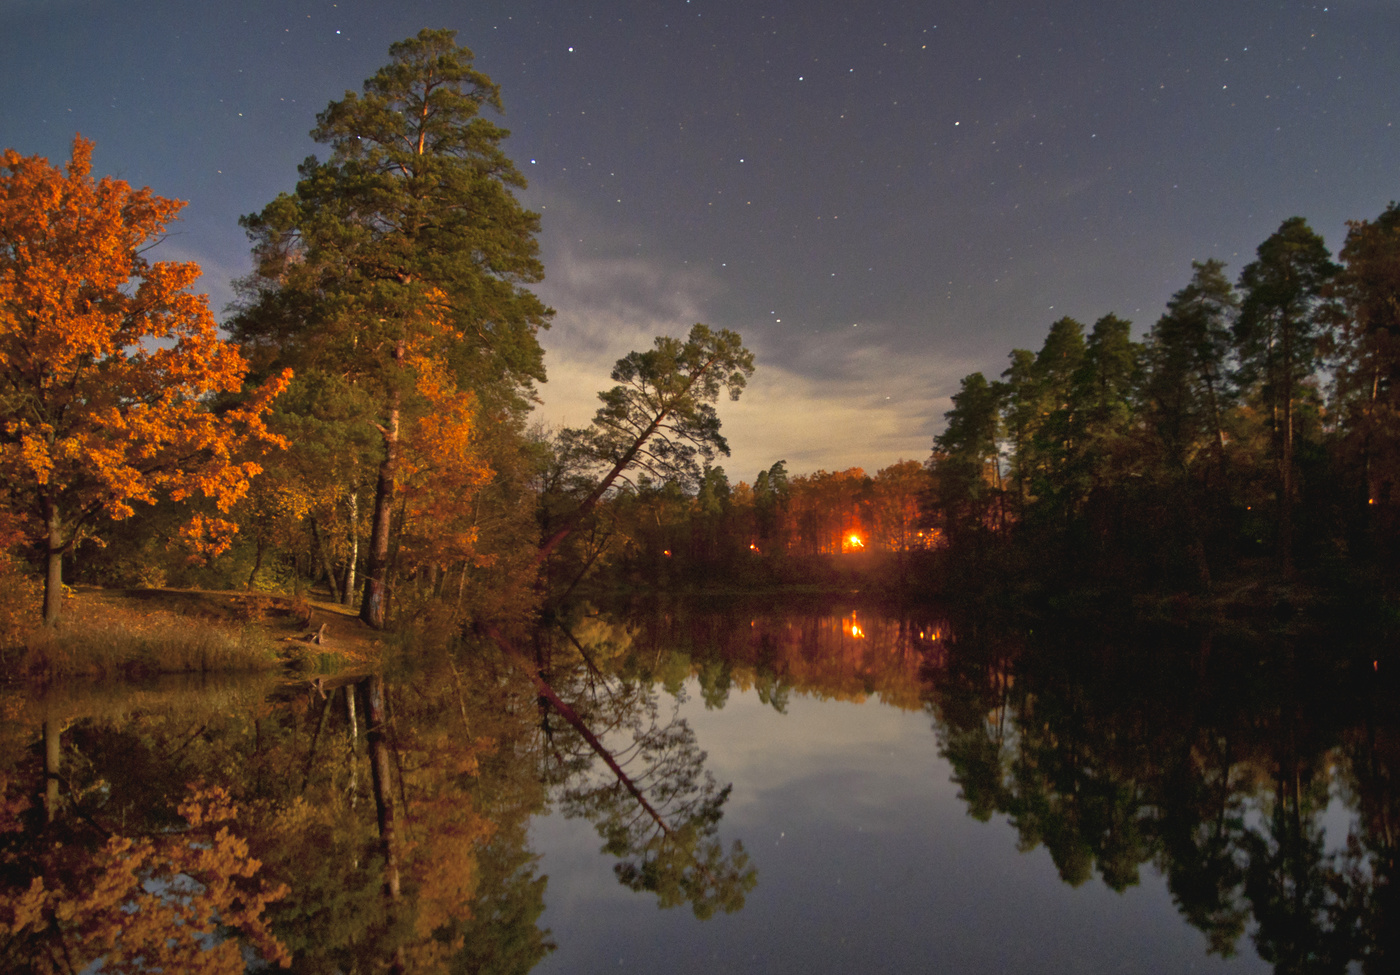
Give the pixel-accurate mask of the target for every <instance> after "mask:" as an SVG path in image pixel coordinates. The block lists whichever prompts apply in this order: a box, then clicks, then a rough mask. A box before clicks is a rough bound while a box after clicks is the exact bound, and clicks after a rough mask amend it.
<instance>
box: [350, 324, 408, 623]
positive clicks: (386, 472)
mask: <svg viewBox="0 0 1400 975" xmlns="http://www.w3.org/2000/svg"><path fill="white" fill-rule="evenodd" d="M403 356H404V347H403V343H402V342H400V343H399V345H398V347H397V348H396V349H395V350H394V359H395V361H397V362H398V363H399V364H402V363H403ZM388 420H389V422H388V424H387V425H386V426H385V427H383V434H384V460H383V461H382V462H381V463H380V465H379V479H378V481H377V482H376V483H375V487H374V519H373V521H371V522H370V532H369V556H368V559H367V561H366V564H365V598H364V600H363V601H362V602H361V603H360V619H362V620H364V621H365V622H366V623H368V624H369V625H370V626H372V627H374V628H375V629H376V630H382V629H384V621H385V612H386V609H387V607H386V606H385V605H384V603H385V590H386V589H387V588H388V581H389V579H388V576H389V539H390V536H391V535H392V534H393V533H392V531H391V530H390V529H391V526H392V521H393V515H394V478H395V476H396V475H397V474H398V466H399V393H398V390H395V391H394V392H393V394H392V395H391V397H390V406H389V417H388Z"/></svg>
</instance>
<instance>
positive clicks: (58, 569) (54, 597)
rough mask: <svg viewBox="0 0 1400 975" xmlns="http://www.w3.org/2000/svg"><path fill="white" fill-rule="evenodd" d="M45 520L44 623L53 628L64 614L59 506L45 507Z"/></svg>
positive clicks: (62, 548) (62, 547)
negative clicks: (46, 547) (46, 541)
mask: <svg viewBox="0 0 1400 975" xmlns="http://www.w3.org/2000/svg"><path fill="white" fill-rule="evenodd" d="M44 508H45V511H46V518H45V520H46V521H47V522H48V524H47V526H46V527H47V528H48V534H49V539H48V553H47V556H48V561H47V565H46V566H45V568H46V570H47V571H46V572H45V573H44V623H45V624H47V625H49V626H52V625H53V624H55V623H57V622H58V617H59V615H60V614H61V613H62V612H63V550H64V548H66V546H65V545H64V544H63V523H62V521H61V520H60V518H59V515H58V506H57V505H55V504H53V503H52V502H48V503H46V504H45V505H44Z"/></svg>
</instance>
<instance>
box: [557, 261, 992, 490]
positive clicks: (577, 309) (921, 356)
mask: <svg viewBox="0 0 1400 975" xmlns="http://www.w3.org/2000/svg"><path fill="white" fill-rule="evenodd" d="M547 285H548V286H547V287H542V288H541V289H540V295H541V297H542V298H544V299H545V300H546V301H548V302H549V303H550V304H551V305H553V306H554V307H555V308H556V309H557V310H558V314H557V315H556V318H555V324H554V326H553V327H552V328H551V329H550V330H549V332H547V333H545V335H544V336H543V338H542V341H543V344H544V346H545V349H546V353H547V359H546V366H547V368H548V371H549V382H548V383H547V384H546V385H545V386H544V387H543V388H542V389H541V390H540V393H541V398H542V400H543V405H542V406H541V407H540V409H539V410H537V413H536V415H537V416H538V418H539V419H541V420H542V421H543V422H544V423H546V424H547V425H549V426H552V427H560V426H583V425H585V424H587V423H588V422H589V421H590V420H591V419H592V418H593V414H594V412H595V411H596V410H597V408H598V400H597V394H598V392H599V391H601V390H603V389H605V388H607V387H608V386H609V385H610V380H609V378H608V375H609V373H610V372H611V370H612V366H613V364H614V363H615V362H616V361H617V359H619V358H621V357H622V356H624V355H626V354H627V353H628V352H630V351H632V350H634V349H642V348H647V347H649V346H650V345H651V344H652V340H653V339H654V338H655V337H656V336H657V335H663V334H664V335H675V336H683V335H685V334H686V332H687V331H689V329H690V326H691V325H693V324H694V323H695V322H697V321H703V322H708V323H711V324H715V323H714V322H713V321H712V320H711V317H710V316H708V315H707V314H706V311H707V308H706V305H707V302H709V301H710V300H712V299H713V298H714V297H716V296H717V295H719V294H721V293H722V288H721V287H720V286H719V284H718V283H717V282H716V281H715V280H713V279H712V278H709V277H707V276H706V275H705V274H703V273H699V272H693V271H688V270H682V271H674V270H667V269H665V268H663V267H661V266H660V264H659V263H658V262H655V261H651V260H648V259H646V258H587V257H583V256H581V255H579V254H578V253H577V252H575V251H570V250H567V249H565V250H563V251H562V252H559V253H556V254H554V255H553V256H552V257H551V261H550V273H549V278H548V282H547ZM900 338H903V339H904V340H905V341H907V336H903V335H901V333H900V331H899V330H898V329H894V328H889V327H885V326H883V325H882V324H880V323H876V322H872V323H860V324H858V325H854V326H850V325H848V326H845V327H843V328H841V329H828V330H825V331H821V332H816V331H812V332H807V333H788V334H784V333H781V332H778V331H774V330H769V331H765V332H763V333H758V334H755V335H753V336H746V343H747V344H748V345H749V348H751V349H753V350H754V352H755V358H756V361H757V370H756V372H755V374H754V377H753V379H752V380H751V381H750V383H749V386H748V388H747V389H746V390H745V391H744V393H743V396H742V397H741V398H740V400H739V401H738V402H730V401H728V400H723V401H721V402H720V404H719V407H718V408H719V412H720V417H721V419H722V421H723V423H724V434H725V436H726V438H727V439H728V440H729V445H730V449H731V456H730V457H727V458H721V459H720V460H719V463H720V465H721V466H723V467H724V469H725V471H726V472H727V473H728V474H729V477H730V480H731V481H735V482H737V481H740V480H746V481H752V480H753V478H754V476H755V475H756V474H757V472H758V471H760V470H764V469H766V468H768V467H770V466H771V465H772V464H773V463H774V462H775V461H778V460H786V461H787V462H788V470H789V471H791V472H792V473H794V474H799V473H807V472H810V471H814V470H818V469H825V470H840V469H845V468H847V467H857V466H859V467H865V468H866V469H867V470H868V471H869V472H870V473H874V472H875V471H876V470H878V469H880V468H881V467H885V466H888V465H889V464H891V463H893V462H894V461H896V460H899V459H915V460H922V459H923V458H924V457H926V456H927V455H928V452H929V444H930V441H931V438H932V435H933V432H934V431H935V430H936V429H938V428H941V426H942V417H943V414H944V413H945V412H946V411H947V410H948V397H949V396H950V395H951V393H952V392H954V391H956V389H957V383H958V380H959V379H960V378H961V377H962V376H963V375H965V374H966V373H967V372H969V371H971V370H972V369H973V368H976V367H975V366H972V365H970V364H969V363H968V362H967V361H963V360H950V359H946V358H943V357H941V356H939V355H937V354H935V353H932V352H923V351H914V352H910V351H909V350H907V349H903V348H899V347H898V346H897V345H896V344H895V343H896V341H897V340H898V339H900Z"/></svg>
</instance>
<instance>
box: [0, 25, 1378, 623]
mask: <svg viewBox="0 0 1400 975" xmlns="http://www.w3.org/2000/svg"><path fill="white" fill-rule="evenodd" d="M391 58H392V60H391V63H390V64H389V65H387V66H385V67H384V68H383V69H381V70H380V71H379V73H377V74H376V75H375V76H374V77H373V78H371V79H369V80H368V81H367V82H366V83H365V86H364V90H363V94H356V93H354V92H348V93H347V94H346V97H345V98H344V99H342V100H339V101H335V102H332V103H331V104H330V105H329V106H328V107H327V108H326V109H325V110H324V111H323V112H322V113H320V115H318V116H317V126H316V128H315V129H314V130H313V132H312V135H313V136H314V138H315V139H316V140H317V141H318V142H320V143H321V144H323V145H325V146H326V147H327V149H328V157H327V158H326V159H325V160H324V161H322V160H320V159H319V158H317V157H314V156H313V157H311V158H309V159H307V160H306V161H305V162H304V163H303V164H302V165H301V167H300V168H299V172H298V177H299V178H298V180H297V182H296V184H295V187H294V189H292V190H289V191H288V192H285V193H283V194H281V195H279V196H278V197H277V198H276V199H275V200H273V201H271V202H270V203H268V204H267V206H266V207H265V208H264V209H263V210H261V211H260V212H258V213H253V214H249V215H248V216H246V217H245V218H244V219H243V225H244V228H245V230H246V232H247V234H248V237H249V239H250V241H251V245H252V256H253V267H254V269H253V272H252V273H251V274H250V275H248V276H247V277H245V278H243V279H241V280H240V281H238V282H237V283H236V291H237V295H238V297H237V300H236V302H235V305H234V306H233V307H232V308H231V309H230V310H229V314H228V315H227V317H226V318H225V320H224V321H223V322H222V324H216V323H215V321H214V319H213V317H212V313H211V312H210V310H209V309H208V308H207V306H206V305H205V304H204V302H203V301H202V299H200V298H199V297H198V296H195V295H191V294H190V293H189V291H188V285H189V284H190V282H191V281H193V279H194V278H195V277H196V276H197V274H198V268H196V267H194V266H193V265H189V264H178V263H170V262H160V261H154V262H153V261H151V260H150V259H149V258H148V257H147V254H148V252H149V249H150V247H151V245H152V244H153V243H155V242H156V241H158V240H159V239H160V238H161V236H162V235H163V234H164V233H165V232H166V231H167V228H168V226H169V224H170V222H171V221H172V220H173V219H174V218H175V217H176V215H177V214H178V211H179V209H180V207H181V205H182V204H180V203H179V202H178V201H173V200H168V199H164V198H161V197H159V196H156V195H155V194H154V193H153V192H152V191H150V190H149V189H142V190H133V189H131V188H130V187H129V186H127V185H126V184H125V183H123V182H121V181H119V180H115V179H111V178H103V179H100V180H96V179H94V177H93V176H92V174H91V172H90V159H91V152H92V146H91V144H90V143H87V142H85V141H84V140H82V139H81V137H79V138H78V139H76V140H75V142H74V146H73V155H72V159H71V160H70V162H69V163H68V165H67V167H66V168H65V169H59V168H58V167H55V166H51V165H50V164H49V163H48V162H47V161H46V160H43V159H40V158H37V157H24V156H21V155H19V154H18V153H17V152H16V151H14V150H9V151H7V152H6V155H5V162H4V176H3V181H4V191H5V192H4V210H3V214H2V215H0V236H2V237H3V240H4V247H3V249H2V250H0V258H2V259H3V265H0V302H3V305H0V307H3V309H4V317H3V323H0V327H2V328H3V331H2V332H0V356H2V357H3V362H4V377H5V386H4V392H3V397H4V406H5V415H6V419H7V422H6V425H5V428H4V432H3V435H0V466H3V470H4V479H3V491H4V500H5V504H4V506H3V513H4V523H3V526H0V527H3V539H4V543H5V547H6V551H7V552H8V553H9V554H8V556H7V562H6V564H5V565H6V567H5V572H6V573H7V575H8V578H9V584H7V585H6V587H5V588H6V589H7V590H9V591H12V592H14V593H15V594H16V595H14V596H13V597H11V600H12V601H14V600H22V599H24V598H30V597H32V596H33V593H34V592H35V585H36V583H35V582H33V581H31V580H42V588H43V597H42V598H43V616H44V618H45V619H46V620H47V621H50V622H52V621H54V620H56V619H57V618H58V616H59V614H60V612H61V606H62V600H61V594H62V592H63V591H64V588H63V587H64V586H65V585H66V584H89V585H101V586H108V587H132V586H153V585H154V586H160V585H169V586H179V587H195V588H210V589H229V588H240V587H241V588H245V589H248V590H255V591H285V592H291V591H295V592H300V591H301V590H302V588H303V587H315V586H319V587H322V588H324V589H326V590H328V591H329V593H330V594H331V597H332V598H333V599H335V600H337V601H343V602H344V603H345V604H346V605H350V604H354V605H357V606H359V607H360V615H361V617H362V619H364V620H365V622H366V623H368V624H369V625H371V626H373V627H375V628H379V629H383V628H386V627H392V625H393V622H394V620H395V619H409V618H416V617H419V616H421V614H422V613H423V612H425V611H428V612H430V613H432V614H435V615H438V616H442V617H445V618H450V619H452V620H455V621H458V622H461V621H465V620H477V621H482V620H486V621H491V620H495V621H500V620H519V619H524V618H525V617H526V616H528V615H529V613H530V612H531V611H532V610H531V609H530V607H531V606H532V605H534V601H535V600H536V599H537V597H538V595H539V593H541V592H548V591H553V592H554V593H555V594H558V593H559V592H562V591H571V590H573V589H574V588H575V587H577V586H579V585H583V586H585V587H587V586H590V585H591V586H602V587H611V588H618V587H622V588H628V587H633V588H635V587H638V586H643V587H657V586H660V587H681V588H684V587H692V588H693V587H697V586H701V587H709V588H724V587H726V586H728V587H743V588H752V587H754V586H755V585H758V586H763V585H773V586H814V587H823V586H825V587H835V588H842V589H846V588H861V587H865V588H873V589H899V590H903V591H905V592H907V593H909V594H913V595H917V594H920V593H922V594H932V593H942V592H947V591H948V590H950V589H954V588H957V589H964V588H966V587H985V586H988V585H993V586H995V585H1000V584H1001V582H997V581H995V580H1002V582H1004V581H1005V580H1008V579H1020V580H1021V582H1020V583H1019V584H1020V585H1023V586H1025V585H1029V586H1031V587H1032V588H1034V585H1035V584H1034V582H1032V581H1028V578H1027V574H1028V573H1029V574H1030V575H1034V573H1033V572H1031V569H1032V567H1033V566H1036V565H1039V566H1044V565H1046V564H1047V563H1046V560H1045V558H1044V556H1045V554H1046V553H1048V552H1053V553H1054V561H1055V563H1056V565H1057V566H1058V567H1059V568H1058V569H1057V571H1056V572H1055V576H1056V577H1057V578H1063V577H1064V576H1065V573H1064V572H1063V571H1060V570H1062V569H1066V568H1069V569H1072V570H1074V571H1073V573H1072V574H1073V575H1074V576H1075V577H1076V578H1077V579H1080V580H1081V581H1082V582H1083V584H1084V585H1085V586H1086V587H1087V588H1089V589H1093V588H1094V587H1096V586H1100V585H1110V584H1111V585H1112V586H1115V587H1119V588H1122V587H1131V588H1137V589H1143V590H1162V591H1190V592H1207V591H1210V590H1211V589H1212V587H1213V586H1218V585H1219V583H1220V582H1221V581H1222V580H1228V579H1232V578H1234V579H1239V578H1254V579H1257V578H1261V577H1269V578H1275V579H1279V580H1286V581H1294V580H1298V579H1302V578H1307V579H1310V580H1313V581H1319V580H1330V581H1331V582H1333V583H1337V582H1344V580H1346V579H1352V578H1357V579H1360V578H1365V579H1368V580H1374V581H1377V582H1379V581H1381V580H1383V579H1384V578H1385V577H1387V576H1388V575H1389V572H1388V567H1389V565H1390V564H1391V563H1392V561H1393V560H1392V559H1391V555H1392V554H1393V552H1392V551H1391V547H1392V545H1393V539H1394V537H1395V524H1396V515H1397V505H1400V497H1398V496H1397V494H1396V492H1395V490H1394V485H1395V481H1396V475H1397V465H1400V453H1397V449H1396V447H1397V437H1400V431H1397V425H1396V409H1397V399H1396V398H1397V395H1400V391H1397V384H1396V378H1397V368H1400V351H1397V344H1396V343H1397V334H1396V332H1397V328H1400V209H1397V207H1396V205H1395V204H1391V205H1390V206H1389V207H1388V208H1386V209H1385V210H1384V212H1383V213H1382V214H1381V215H1380V216H1378V217H1376V218H1374V219H1372V220H1358V221H1355V222H1354V223H1352V224H1351V226H1350V230H1349V233H1348V235H1347V239H1346V241H1345V242H1344V244H1343V246H1342V248H1341V251H1340V253H1339V254H1338V255H1337V259H1336V260H1335V261H1334V259H1333V256H1332V255H1331V254H1330V252H1329V251H1328V249H1327V247H1326V246H1325V244H1324V242H1323V240H1322V239H1321V238H1320V237H1319V236H1318V235H1317V234H1316V233H1315V232H1314V231H1313V230H1312V229H1311V228H1310V227H1309V226H1308V224H1307V223H1306V221H1305V220H1303V219H1302V218H1297V217H1295V218H1291V219H1289V220H1286V221H1284V223H1283V224H1282V225H1281V226H1280V227H1279V229H1278V230H1277V231H1276V232H1275V233H1274V234H1273V235H1271V236H1270V237H1269V238H1268V239H1267V240H1266V241H1264V242H1263V243H1262V244H1260V245H1259V248H1258V252H1257V256H1256V257H1255V259H1254V260H1252V261H1250V262H1249V263H1248V264H1246V265H1245V266H1244V267H1243V268H1242V269H1240V270H1239V272H1238V278H1237V280H1233V281H1232V280H1231V276H1230V275H1229V274H1228V273H1227V268H1226V267H1225V266H1224V265H1223V264H1222V263H1221V262H1220V261H1218V260H1215V259H1210V260H1205V261H1201V262H1198V263H1195V264H1194V265H1193V266H1192V269H1191V275H1190V278H1189V280H1188V281H1187V282H1186V284H1185V285H1184V287H1182V288H1181V290H1179V291H1178V292H1177V293H1176V294H1175V295H1174V296H1173V297H1172V299H1171V301H1170V302H1169V304H1168V307H1167V308H1166V310H1165V311H1164V312H1163V313H1162V315H1161V317H1160V318H1159V319H1158V320H1157V321H1156V322H1154V323H1152V324H1151V325H1150V326H1149V327H1147V329H1146V331H1145V333H1143V334H1142V337H1141V338H1140V339H1135V338H1134V337H1133V336H1134V327H1133V325H1132V323H1129V322H1127V321H1124V320H1123V319H1121V318H1119V317H1117V316H1116V315H1114V314H1106V315H1104V316H1103V317H1102V318H1100V319H1099V320H1098V321H1096V322H1095V323H1094V324H1093V325H1092V326H1091V327H1089V326H1085V325H1084V324H1082V323H1080V322H1077V321H1075V320H1073V319H1070V318H1062V319H1060V320H1059V321H1056V322H1054V323H1053V324H1052V325H1051V326H1050V329H1049V332H1048V334H1047V335H1046V338H1045V341H1044V344H1043V345H1042V347H1041V348H1040V349H1039V350H1037V351H1032V350H1025V349H1017V350H1014V351H1012V352H1011V353H1010V357H1009V363H1008V366H1007V368H1006V370H1005V371H1004V372H1003V373H1001V375H1000V376H999V377H997V378H994V379H992V380H990V381H989V380H988V379H987V378H986V377H985V376H983V375H982V374H981V373H974V374H973V375H970V376H968V377H966V378H965V379H964V380H963V381H962V383H961V387H960V389H959V390H958V392H957V393H956V394H955V395H954V396H953V397H952V409H951V411H950V412H948V414H947V416H946V418H945V420H946V425H945V428H944V430H943V432H942V433H941V434H939V435H938V436H937V437H936V438H935V439H934V442H933V443H932V445H931V454H930V456H929V457H928V458H927V459H926V460H923V461H919V460H906V461H901V462H899V463H897V464H894V465H891V466H889V467H887V468H885V469H883V470H880V471H878V472H876V473H875V474H874V475H873V476H870V475H867V474H866V473H865V472H864V471H862V470H860V469H858V468H853V469H850V470H846V471H837V472H827V471H817V472H812V473H806V474H799V473H791V472H789V471H788V470H787V466H786V463H785V462H784V461H781V460H778V461H776V462H775V463H774V464H773V465H772V466H771V467H770V468H769V469H767V470H764V471H759V472H757V474H756V476H755V477H754V478H753V480H752V482H751V483H749V482H747V481H740V482H738V483H731V482H730V480H729V477H728V476H727V475H726V472H725V471H724V469H723V468H722V467H721V466H718V464H717V460H719V459H721V458H722V457H723V456H724V455H726V454H727V453H728V444H727V442H726V441H725V438H724V436H723V435H722V433H721V432H720V421H719V417H718V414H717V413H716V411H715V406H714V404H715V403H716V402H717V401H718V398H719V396H720V395H721V394H722V393H727V394H728V395H729V396H730V397H732V398H737V397H738V396H739V395H740V393H741V391H742V390H743V388H744V383H745V380H746V379H747V377H748V376H749V375H751V373H752V371H753V368H754V360H753V356H752V354H751V353H750V352H749V351H748V350H747V349H745V348H744V347H743V345H742V341H741V339H740V337H739V336H738V335H737V334H735V333H733V332H730V331H728V330H724V329H720V330H712V329H709V328H707V327H705V326H703V325H697V326H696V328H695V329H694V330H693V331H692V332H691V333H690V334H689V335H688V336H686V337H684V338H678V337H670V336H661V337H658V338H657V340H656V345H655V347H654V348H652V349H646V350H640V351H637V352H634V353H632V354H631V355H629V356H627V357H625V358H623V359H622V360H619V362H618V364H617V367H616V369H615V370H614V372H613V374H612V377H611V378H612V380H613V382H615V383H617V385H615V386H614V387H612V388H611V389H607V390H604V391H603V392H601V393H600V394H599V398H600V401H601V403H602V406H601V407H600V409H599V411H598V415H597V417H596V418H595V420H594V422H593V424H592V425H591V426H589V427H587V428H582V429H563V430H547V429H544V428H542V427H540V426H539V425H538V424H535V425H532V423H531V406H532V402H533V397H534V393H535V390H536V388H537V384H538V383H541V382H543V381H544V380H545V363H544V357H543V352H542V350H541V347H540V344H539V341H538V335H539V332H540V330H541V329H545V328H548V326H549V324H550V321H551V317H552V315H553V310H552V309H550V308H547V307H545V306H544V305H543V304H542V303H541V302H540V301H539V299H538V298H537V297H536V296H535V294H534V293H533V292H532V291H531V285H532V284H535V283H537V282H539V281H540V280H541V279H542V277H543V274H544V268H543V266H542V264H541V262H540V260H539V245H538V241H537V235H538V231H539V219H540V218H539V215H538V214H536V213H533V212H530V211H529V210H527V209H525V208H524V207H523V206H522V205H521V204H520V202H519V200H518V199H517V197H516V195H515V191H516V190H518V189H520V188H521V187H523V186H524V179H523V177H522V176H521V174H520V172H519V170H518V169H517V168H516V166H515V164H514V163H513V162H512V161H511V160H510V158H509V157H508V156H507V155H506V153H505V151H504V149H503V142H504V139H505V136H506V134H507V133H506V132H505V131H504V130H503V129H501V128H500V127H499V126H498V125H496V124H495V123H493V122H492V121H491V120H490V119H489V117H488V114H489V111H490V110H492V109H499V106H500V92H499V90H498V88H497V87H496V86H495V85H494V83H493V82H492V81H491V80H490V78H489V77H487V76H486V75H484V74H482V73H481V72H480V71H478V70H477V69H476V68H475V67H474V66H473V65H472V61H471V57H470V52H469V51H467V50H466V49H465V48H462V47H459V46H457V45H456V42H455V39H454V37H453V35H452V34H451V33H450V32H442V31H424V32H423V33H421V34H420V35H419V36H418V37H417V38H413V39H410V40H408V41H404V42H402V43H400V44H397V45H395V46H394V47H393V49H392V50H391ZM1028 553H1035V555H1034V557H1030V556H1029V554H1028ZM1344 584H1349V583H1344ZM11 613H12V615H13V614H20V615H23V612H22V611H21V610H20V609H19V608H18V607H17V606H16V607H14V608H12V610H11Z"/></svg>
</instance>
